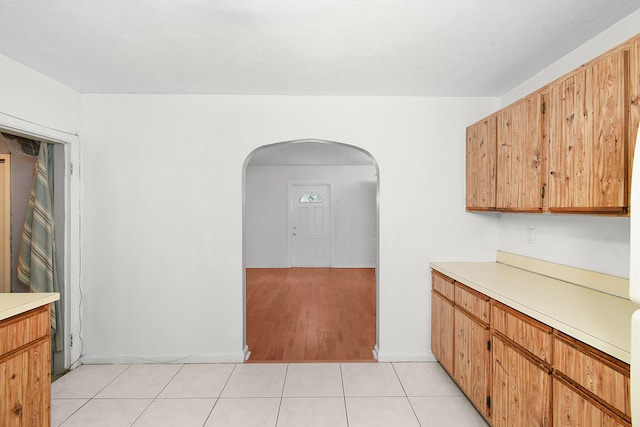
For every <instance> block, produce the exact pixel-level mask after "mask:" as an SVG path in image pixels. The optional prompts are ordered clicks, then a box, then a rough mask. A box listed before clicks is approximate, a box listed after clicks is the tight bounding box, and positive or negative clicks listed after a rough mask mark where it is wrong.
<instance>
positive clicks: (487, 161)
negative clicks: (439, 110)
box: [466, 115, 497, 211]
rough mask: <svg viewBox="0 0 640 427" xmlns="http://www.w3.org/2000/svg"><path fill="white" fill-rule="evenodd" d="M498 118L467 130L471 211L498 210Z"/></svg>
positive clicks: (474, 125)
mask: <svg viewBox="0 0 640 427" xmlns="http://www.w3.org/2000/svg"><path fill="white" fill-rule="evenodd" d="M496 141H497V140H496V116H495V115H493V116H491V117H488V118H486V119H484V120H481V121H479V122H478V123H475V124H473V125H471V126H469V127H468V128H467V181H466V182H467V188H466V190H467V210H469V211H471V210H476V211H486V210H495V208H496V147H497V146H496Z"/></svg>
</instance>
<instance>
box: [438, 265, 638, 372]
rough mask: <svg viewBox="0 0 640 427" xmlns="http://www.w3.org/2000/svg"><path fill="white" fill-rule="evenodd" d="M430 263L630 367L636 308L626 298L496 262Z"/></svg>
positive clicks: (442, 271) (439, 269) (636, 306)
mask: <svg viewBox="0 0 640 427" xmlns="http://www.w3.org/2000/svg"><path fill="white" fill-rule="evenodd" d="M429 265H430V267H431V268H433V269H435V270H437V271H440V272H441V273H443V274H445V275H447V276H449V277H451V278H452V279H455V280H457V281H458V282H461V283H463V284H465V285H467V286H469V287H471V288H473V289H476V290H477V291H479V292H482V293H483V294H485V295H487V296H489V297H491V298H493V299H495V300H497V301H500V302H502V303H504V304H506V305H508V306H510V307H513V308H514V309H516V310H518V311H520V312H522V313H524V314H526V315H528V316H530V317H532V318H534V319H537V320H539V321H541V322H543V323H545V324H547V325H549V326H551V327H553V328H555V329H558V330H559V331H561V332H564V333H566V334H567V335H571V336H572V337H574V338H576V339H578V340H580V341H583V342H585V343H587V344H589V345H591V346H593V347H595V348H597V349H599V350H601V351H603V352H605V353H607V354H609V355H611V356H613V357H615V358H617V359H620V360H622V361H624V362H626V363H631V315H632V314H633V312H634V311H635V310H637V309H638V308H639V307H638V305H636V304H634V303H633V302H631V301H630V300H629V299H628V298H625V297H623V296H620V295H613V294H611V293H606V292H603V291H602V290H596V289H591V288H589V287H585V286H581V285H578V284H575V283H571V282H569V281H566V280H560V279H557V278H552V277H549V276H546V275H542V274H537V273H534V272H530V271H527V270H524V269H521V268H517V267H513V266H511V265H507V264H503V263H500V262H431V263H430V264H429ZM613 279H617V280H619V278H615V277H614V278H613Z"/></svg>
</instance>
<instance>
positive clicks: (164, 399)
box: [51, 363, 487, 427]
mask: <svg viewBox="0 0 640 427" xmlns="http://www.w3.org/2000/svg"><path fill="white" fill-rule="evenodd" d="M51 398H52V399H51V412H52V425H53V426H64V427H70V426H82V427H88V426H109V427H118V426H135V427H140V426H153V427H161V426H172V427H174V426H177V427H190V426H198V427H203V426H205V427H211V426H233V427H241V426H251V427H253V426H271V427H273V426H278V427H281V426H295V427H298V426H305V427H306V426H329V427H339V426H349V427H358V426H367V427H375V426H385V427H387V426H393V427H403V426H429V427H438V426H446V427H449V426H456V427H467V426H468V427H476V426H478V427H486V426H487V424H486V422H485V421H484V420H483V419H482V417H481V416H480V414H479V413H478V412H477V411H476V410H475V409H474V408H473V406H472V405H471V403H469V401H468V400H467V398H466V397H464V396H463V395H462V392H461V391H460V389H459V388H458V387H457V386H456V385H455V383H454V382H453V381H452V380H451V378H450V377H449V376H448V375H447V374H446V373H445V372H444V370H443V369H442V368H441V367H440V365H439V364H437V363H318V364H306V363H305V364H238V365H235V364H211V365H175V364H167V365H165V364H153V365H84V366H80V367H79V368H78V369H75V370H74V371H72V372H70V373H68V374H67V375H65V376H63V377H61V378H60V379H58V380H57V381H55V382H54V383H53V385H52V387H51Z"/></svg>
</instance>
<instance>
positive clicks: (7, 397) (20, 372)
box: [0, 340, 51, 427]
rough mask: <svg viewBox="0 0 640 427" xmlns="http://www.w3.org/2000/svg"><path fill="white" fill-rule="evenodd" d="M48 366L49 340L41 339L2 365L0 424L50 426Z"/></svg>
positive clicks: (0, 365)
mask: <svg viewBox="0 0 640 427" xmlns="http://www.w3.org/2000/svg"><path fill="white" fill-rule="evenodd" d="M49 363H50V344H49V340H40V341H39V342H38V343H37V344H34V345H31V346H29V347H28V348H27V349H26V350H25V351H20V352H18V353H15V354H14V355H13V356H11V357H9V358H7V359H3V361H2V362H0V396H2V399H0V425H2V426H43V427H47V426H49V424H50V416H49V414H50V412H51V403H50V402H51V394H50V393H51V377H50V373H49Z"/></svg>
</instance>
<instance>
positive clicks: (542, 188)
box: [540, 185, 547, 199]
mask: <svg viewBox="0 0 640 427" xmlns="http://www.w3.org/2000/svg"><path fill="white" fill-rule="evenodd" d="M545 188H547V187H546V186H544V185H543V186H542V187H541V188H540V198H541V199H544V189H545Z"/></svg>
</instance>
